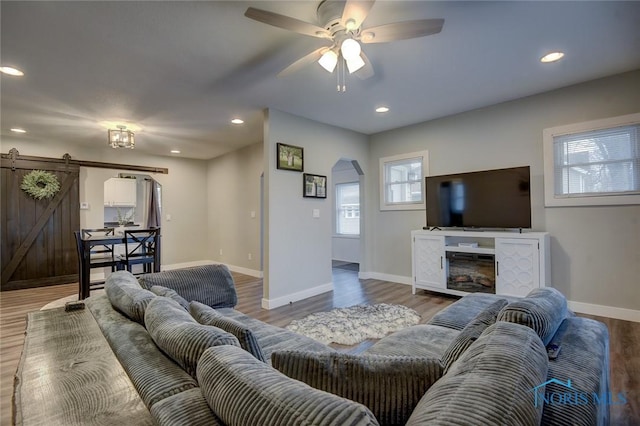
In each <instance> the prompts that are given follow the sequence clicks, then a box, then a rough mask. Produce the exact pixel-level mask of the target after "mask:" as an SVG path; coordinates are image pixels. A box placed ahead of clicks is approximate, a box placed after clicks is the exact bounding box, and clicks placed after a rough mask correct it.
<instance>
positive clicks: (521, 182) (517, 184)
mask: <svg viewBox="0 0 640 426" xmlns="http://www.w3.org/2000/svg"><path fill="white" fill-rule="evenodd" d="M529 173H530V172H529V166H524V167H512V168H508V169H496V170H484V171H480V172H469V173H458V174H451V175H441V176H427V177H426V178H425V190H426V210H427V227H440V228H442V227H463V228H531V193H530V190H529V188H530V181H531V179H530V174H529Z"/></svg>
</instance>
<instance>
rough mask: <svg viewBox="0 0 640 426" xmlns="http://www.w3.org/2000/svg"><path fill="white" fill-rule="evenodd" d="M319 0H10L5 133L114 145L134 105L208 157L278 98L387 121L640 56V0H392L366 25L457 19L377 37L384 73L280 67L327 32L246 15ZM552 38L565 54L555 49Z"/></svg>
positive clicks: (255, 130) (308, 11) (237, 141)
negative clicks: (383, 109) (383, 108)
mask: <svg viewBox="0 0 640 426" xmlns="http://www.w3.org/2000/svg"><path fill="white" fill-rule="evenodd" d="M317 4H318V2H315V1H293V2H285V1H252V2H243V1H232V2H222V1H213V2H212V1H198V2H195V1H193V2H192V1H177V2H165V1H152V2H149V1H140V2H138V1H125V2H115V1H114V2H106V1H89V2H75V1H69V2H67V1H42V2H30V1H20V2H17V1H15V2H14V1H11V2H8V1H2V2H1V6H0V7H1V19H2V22H1V25H2V26H1V30H2V39H1V43H2V45H1V48H2V50H1V51H0V52H1V57H0V58H1V62H2V65H5V66H6V65H11V66H15V67H18V68H20V69H22V70H23V71H24V72H25V76H24V77H21V78H17V77H9V76H5V75H3V76H2V80H1V91H2V93H1V94H2V105H1V106H2V111H1V114H2V116H1V118H2V122H1V124H2V128H1V135H2V137H3V138H6V137H7V136H9V134H10V132H9V129H10V128H11V127H23V128H25V129H26V130H28V133H26V134H24V135H15V134H11V137H12V138H14V137H24V138H29V139H32V140H34V141H46V142H47V143H56V142H64V143H65V144H69V145H73V144H79V145H91V146H100V145H103V146H104V149H111V148H108V147H107V144H106V131H105V128H104V127H102V126H101V124H100V123H101V122H103V121H117V120H126V121H127V122H133V123H135V124H137V125H139V126H140V127H141V128H142V130H141V131H139V132H137V134H136V150H139V151H141V152H148V153H153V154H159V155H171V154H169V150H171V149H179V150H181V151H182V153H181V154H180V155H181V156H183V157H187V158H200V159H208V158H213V157H215V156H218V155H221V154H223V153H225V152H228V151H231V150H235V149H238V148H240V147H242V146H245V145H249V144H253V143H256V142H260V141H261V140H262V134H263V129H262V109H263V108H266V107H269V108H276V109H279V110H282V111H285V112H289V113H292V114H296V115H300V116H303V117H307V118H310V119H313V120H316V121H319V122H323V123H328V124H332V125H335V126H339V127H344V128H347V129H352V130H355V131H358V132H362V133H365V134H373V133H377V132H381V131H384V130H388V129H392V128H397V127H400V126H404V125H408V124H412V123H417V122H422V121H426V120H429V119H434V118H438V117H442V116H446V115H450V114H455V113H458V112H462V111H468V110H471V109H475V108H480V107H484V106H487V105H492V104H496V103H499V102H503V101H507V100H511V99H516V98H520V97H523V96H528V95H532V94H536V93H540V92H544V91H548V90H552V89H556V88H559V87H564V86H567V85H571V84H575V83H579V82H583V81H587V80H592V79H595V78H599V77H604V76H607V75H612V74H617V73H620V72H625V71H630V70H634V69H640V2H637V1H626V2H614V1H605V2H596V1H587V2H579V1H567V2H559V1H558V2H542V1H535V2H526V1H510V2H505V1H497V2H485V1H471V2H462V1H445V2H427V1H382V0H378V1H377V2H376V4H375V5H374V6H373V8H372V10H371V12H370V14H369V16H368V18H367V19H366V21H365V22H364V25H363V27H365V28H366V27H372V26H375V25H380V24H384V23H389V22H396V21H403V20H412V19H423V18H444V19H445V24H444V28H443V31H442V32H441V33H440V34H437V35H432V36H428V37H423V38H418V39H413V40H404V41H397V42H393V43H388V44H368V45H363V50H364V51H365V52H366V54H367V55H368V57H369V59H370V61H371V63H372V64H373V66H374V68H375V72H376V75H375V76H374V77H372V78H370V79H368V80H359V79H357V78H354V77H351V78H349V77H347V92H346V93H344V94H339V93H337V92H336V77H335V75H330V74H328V73H327V72H326V71H324V70H323V69H322V68H320V66H318V65H317V64H312V65H310V66H309V67H307V68H305V69H303V70H302V71H300V72H298V73H296V74H293V75H291V76H287V77H284V78H278V77H276V74H277V73H278V72H279V71H281V70H282V69H284V68H285V67H286V66H287V65H289V64H290V63H291V62H293V61H295V60H296V59H298V58H299V57H301V56H303V55H304V54H306V53H308V52H310V51H312V50H314V49H316V48H318V47H320V46H323V45H325V44H326V43H325V42H323V40H321V39H316V38H312V37H307V36H304V35H299V34H296V33H293V32H289V31H285V30H282V29H279V28H275V27H271V26H268V25H266V24H262V23H259V22H256V21H253V20H250V19H248V18H246V17H244V11H245V10H246V9H247V7H249V6H252V7H256V8H259V9H265V10H269V11H273V12H277V13H280V14H284V15H288V16H292V17H295V18H298V19H300V20H304V21H307V22H311V23H314V24H317V21H316V16H315V11H316V7H317ZM551 50H562V51H564V52H565V53H566V57H565V59H563V60H562V61H560V62H558V63H553V64H546V65H545V64H541V63H540V62H539V58H540V57H541V56H542V55H543V54H545V53H547V52H549V51H551ZM630 90H640V89H639V88H630ZM381 104H384V105H388V106H389V107H390V108H391V111H390V112H389V113H387V114H384V115H381V114H377V113H375V112H374V108H375V107H376V106H378V105H381ZM236 116H238V117H241V118H243V119H244V120H245V124H244V125H241V126H234V125H231V124H230V120H231V118H233V117H236Z"/></svg>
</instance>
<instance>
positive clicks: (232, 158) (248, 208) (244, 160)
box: [207, 143, 263, 276]
mask: <svg viewBox="0 0 640 426" xmlns="http://www.w3.org/2000/svg"><path fill="white" fill-rule="evenodd" d="M262 167H263V157H262V143H257V144H254V145H250V146H248V147H245V148H242V149H239V150H237V151H234V152H231V153H229V154H226V155H223V156H221V157H217V158H214V159H212V160H210V161H209V163H208V167H207V220H208V231H209V232H208V243H209V247H208V255H209V257H208V259H212V260H214V261H217V262H220V263H225V264H228V265H229V266H230V268H231V269H233V270H236V271H238V272H243V273H245V274H249V275H253V276H261V275H262V272H261V271H262V266H261V264H260V256H261V250H262V247H261V246H260V221H261V211H260V176H261V175H262ZM252 213H253V214H252ZM221 250H222V254H220V251H221ZM249 255H251V259H249Z"/></svg>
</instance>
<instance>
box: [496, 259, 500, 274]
mask: <svg viewBox="0 0 640 426" xmlns="http://www.w3.org/2000/svg"><path fill="white" fill-rule="evenodd" d="M496 275H498V276H499V275H500V262H496Z"/></svg>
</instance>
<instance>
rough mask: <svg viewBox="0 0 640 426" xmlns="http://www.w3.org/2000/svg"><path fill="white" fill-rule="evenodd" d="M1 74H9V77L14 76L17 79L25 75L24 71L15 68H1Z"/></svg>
mask: <svg viewBox="0 0 640 426" xmlns="http://www.w3.org/2000/svg"><path fill="white" fill-rule="evenodd" d="M0 72H3V73H5V74H9V75H14V76H16V77H22V76H23V75H24V73H23V72H22V71H20V70H19V69H17V68H13V67H0Z"/></svg>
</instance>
